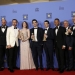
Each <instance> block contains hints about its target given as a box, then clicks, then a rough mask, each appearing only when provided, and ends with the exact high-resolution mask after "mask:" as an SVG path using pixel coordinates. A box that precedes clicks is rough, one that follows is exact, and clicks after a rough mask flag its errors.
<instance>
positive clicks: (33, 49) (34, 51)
mask: <svg viewBox="0 0 75 75" xmlns="http://www.w3.org/2000/svg"><path fill="white" fill-rule="evenodd" d="M31 51H32V56H33V61H34V64H35V66H36V70H38V52H37V47H36V43H34V45H33V46H32V48H31Z"/></svg>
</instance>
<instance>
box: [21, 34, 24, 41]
mask: <svg viewBox="0 0 75 75" xmlns="http://www.w3.org/2000/svg"><path fill="white" fill-rule="evenodd" d="M21 40H22V41H24V34H23V33H21Z"/></svg>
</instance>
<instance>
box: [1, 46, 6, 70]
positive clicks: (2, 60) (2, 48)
mask: <svg viewBox="0 0 75 75" xmlns="http://www.w3.org/2000/svg"><path fill="white" fill-rule="evenodd" d="M4 56H5V49H4V46H0V70H1V71H2V70H4Z"/></svg>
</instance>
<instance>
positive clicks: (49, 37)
mask: <svg viewBox="0 0 75 75" xmlns="http://www.w3.org/2000/svg"><path fill="white" fill-rule="evenodd" d="M44 32H45V29H44ZM47 36H48V37H47V38H46V40H47V42H48V43H52V42H53V40H54V33H53V29H52V28H49V29H48V30H47ZM43 37H44V36H43Z"/></svg>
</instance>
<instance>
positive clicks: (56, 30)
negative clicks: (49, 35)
mask: <svg viewBox="0 0 75 75" xmlns="http://www.w3.org/2000/svg"><path fill="white" fill-rule="evenodd" d="M58 29H59V26H58ZM58 29H56V30H55V33H56V35H57V32H58Z"/></svg>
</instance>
